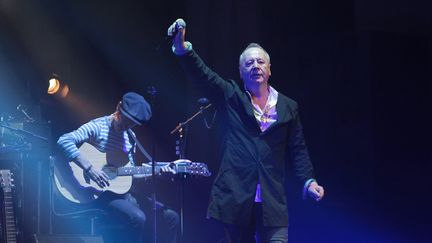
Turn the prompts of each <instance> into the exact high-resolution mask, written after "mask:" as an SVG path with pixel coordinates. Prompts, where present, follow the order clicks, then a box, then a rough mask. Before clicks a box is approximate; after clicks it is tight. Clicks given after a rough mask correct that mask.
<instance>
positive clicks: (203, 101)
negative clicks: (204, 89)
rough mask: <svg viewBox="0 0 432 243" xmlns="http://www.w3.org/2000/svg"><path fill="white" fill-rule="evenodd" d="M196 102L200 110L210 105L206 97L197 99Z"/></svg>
mask: <svg viewBox="0 0 432 243" xmlns="http://www.w3.org/2000/svg"><path fill="white" fill-rule="evenodd" d="M197 102H198V104H199V105H200V107H201V108H202V107H204V106H207V105H208V104H209V103H210V101H209V100H208V99H207V98H206V97H201V98H199V99H198V100H197Z"/></svg>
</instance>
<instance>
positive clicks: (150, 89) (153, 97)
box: [147, 86, 157, 243]
mask: <svg viewBox="0 0 432 243" xmlns="http://www.w3.org/2000/svg"><path fill="white" fill-rule="evenodd" d="M147 93H148V94H150V96H151V100H150V104H151V106H152V107H153V108H154V107H155V103H156V94H157V90H156V88H155V87H154V86H150V87H148V88H147ZM153 111H154V109H153ZM153 115H154V113H153ZM152 123H153V124H154V122H152ZM151 153H152V161H151V165H152V193H151V194H152V204H153V206H152V207H153V208H152V211H153V215H152V216H153V242H154V243H157V226H156V220H157V203H156V160H155V158H156V141H155V137H154V135H152V150H151Z"/></svg>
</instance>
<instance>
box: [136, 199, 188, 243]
mask: <svg viewBox="0 0 432 243" xmlns="http://www.w3.org/2000/svg"><path fill="white" fill-rule="evenodd" d="M141 199H142V201H140V206H141V209H143V210H144V212H145V213H146V214H147V215H148V217H149V219H148V226H152V225H153V222H152V221H153V220H152V218H151V215H152V208H153V200H152V199H151V198H149V197H145V198H141ZM156 210H157V211H156V212H157V214H156V220H157V239H158V242H164V243H165V242H166V243H176V242H177V233H178V229H179V225H180V217H179V215H178V213H177V212H175V211H174V210H172V209H169V208H168V207H166V206H165V205H164V204H162V203H161V202H158V201H156ZM149 228H150V227H149ZM147 232H151V228H150V229H149V230H148V231H147Z"/></svg>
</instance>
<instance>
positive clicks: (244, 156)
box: [168, 19, 324, 243]
mask: <svg viewBox="0 0 432 243" xmlns="http://www.w3.org/2000/svg"><path fill="white" fill-rule="evenodd" d="M185 33H186V23H185V21H184V20H182V19H178V20H176V21H175V22H174V23H173V24H172V25H171V26H170V27H169V29H168V34H171V35H173V46H172V49H173V52H174V53H175V54H176V55H177V56H178V60H179V62H180V64H181V66H182V67H183V69H184V71H185V73H186V75H187V77H188V78H189V79H190V80H192V81H193V82H195V83H197V84H198V85H199V86H200V87H201V88H202V90H203V91H204V92H205V93H206V95H208V97H209V98H210V100H211V101H212V102H213V103H214V104H215V105H216V106H217V108H218V110H219V111H220V112H219V114H220V116H221V119H222V120H223V122H222V123H221V124H222V126H223V129H221V130H222V131H224V134H223V136H222V138H223V140H222V156H221V164H220V169H219V173H218V175H217V176H216V179H215V181H214V183H213V187H212V190H211V195H210V204H209V207H208V216H209V217H210V218H213V219H216V220H218V221H219V222H221V223H222V224H223V226H224V229H225V233H226V238H227V241H228V242H235V243H240V242H241V243H250V242H273V243H276V242H278V243H282V242H283V243H285V242H288V210H287V194H286V193H287V192H286V191H287V184H286V183H287V181H288V179H289V178H288V176H289V175H291V174H294V175H295V176H296V177H297V179H298V180H299V181H300V182H301V183H302V184H303V188H302V190H303V196H305V197H306V196H309V197H311V198H313V199H314V200H316V201H319V200H321V199H322V198H323V196H324V188H323V187H321V186H320V185H319V184H318V183H317V181H316V180H315V179H314V178H315V176H314V172H313V166H312V163H311V161H310V158H309V154H308V152H307V148H306V144H305V139H304V137H303V132H302V125H301V123H300V118H299V114H298V105H297V103H296V102H295V101H294V100H292V99H290V98H288V97H286V96H285V95H283V94H281V93H279V92H278V91H277V90H276V89H275V88H274V87H272V86H270V85H269V78H270V76H271V71H270V56H269V54H268V53H267V52H266V51H265V50H264V48H262V47H261V46H260V45H258V44H256V43H251V44H249V45H248V46H247V47H246V48H245V49H244V51H243V52H242V53H241V55H240V58H239V70H240V77H241V79H242V80H243V85H242V86H239V85H238V84H237V83H236V82H235V81H233V80H225V79H223V78H222V77H220V76H219V75H218V74H217V73H215V72H214V71H212V70H211V69H210V68H209V67H207V66H206V65H205V63H204V62H203V61H202V59H201V58H200V57H199V56H198V54H197V53H196V52H195V51H194V50H193V48H192V44H191V43H190V42H186V41H185ZM291 169H292V170H294V173H290V172H291ZM299 191H300V189H299Z"/></svg>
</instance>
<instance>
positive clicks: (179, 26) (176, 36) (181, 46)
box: [167, 19, 187, 51]
mask: <svg viewBox="0 0 432 243" xmlns="http://www.w3.org/2000/svg"><path fill="white" fill-rule="evenodd" d="M167 34H168V36H173V46H174V48H175V49H176V50H178V51H185V50H186V49H187V45H186V43H185V34H186V22H185V21H184V20H183V19H177V20H176V21H174V23H172V24H171V26H170V27H169V28H168V32H167Z"/></svg>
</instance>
